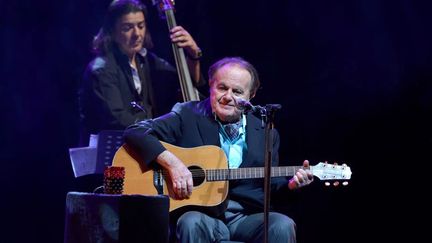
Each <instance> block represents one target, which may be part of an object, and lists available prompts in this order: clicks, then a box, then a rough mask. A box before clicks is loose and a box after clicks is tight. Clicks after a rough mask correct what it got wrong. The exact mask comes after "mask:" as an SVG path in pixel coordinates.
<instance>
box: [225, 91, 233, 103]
mask: <svg viewBox="0 0 432 243" xmlns="http://www.w3.org/2000/svg"><path fill="white" fill-rule="evenodd" d="M224 99H226V100H229V101H231V100H234V94H233V92H232V91H231V90H227V91H226V92H225V94H224Z"/></svg>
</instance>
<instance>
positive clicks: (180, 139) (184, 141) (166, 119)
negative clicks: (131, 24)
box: [125, 99, 288, 212]
mask: <svg viewBox="0 0 432 243" xmlns="http://www.w3.org/2000/svg"><path fill="white" fill-rule="evenodd" d="M246 117H247V118H246V119H247V126H246V143H247V148H248V149H247V151H246V154H244V159H243V162H242V164H241V165H240V167H263V166H264V159H265V158H264V154H265V153H264V148H265V147H264V144H265V129H264V128H263V127H262V126H261V120H260V119H258V118H257V117H256V116H255V115H253V114H248V115H247V116H246ZM274 131H275V133H274V136H273V141H272V144H273V151H274V153H273V158H272V165H273V166H277V165H278V161H279V159H278V149H279V135H278V133H277V131H276V130H274ZM159 140H161V141H164V142H167V143H170V144H173V145H177V146H180V147H185V148H191V147H197V146H202V145H216V146H219V147H220V146H221V145H220V141H219V124H218V122H217V121H216V120H215V117H214V115H213V114H212V111H211V106H210V100H209V99H206V100H204V101H200V102H198V101H192V102H186V103H177V104H176V105H175V106H174V107H173V109H172V111H171V112H170V113H168V114H166V115H164V116H161V117H158V118H156V119H153V120H147V121H143V122H139V123H137V124H134V125H132V126H130V127H129V128H127V129H126V131H125V142H126V143H127V144H128V145H129V146H131V147H132V149H133V150H134V151H135V152H137V153H138V154H139V156H140V157H141V159H143V161H144V162H145V163H147V164H148V165H149V166H151V163H152V162H153V161H154V159H155V158H156V157H157V156H158V155H159V154H160V153H161V152H163V151H164V150H165V148H164V147H163V146H162V144H161V143H160V141H159ZM229 185H230V189H229V197H230V199H233V200H236V201H238V202H240V203H242V205H243V206H244V207H245V208H246V209H248V210H250V211H252V212H256V211H260V210H262V208H263V202H264V190H263V180H262V179H243V180H234V181H230V183H229ZM287 188H288V187H287V180H286V178H273V179H272V191H280V192H281V191H282V192H286V191H288V190H287Z"/></svg>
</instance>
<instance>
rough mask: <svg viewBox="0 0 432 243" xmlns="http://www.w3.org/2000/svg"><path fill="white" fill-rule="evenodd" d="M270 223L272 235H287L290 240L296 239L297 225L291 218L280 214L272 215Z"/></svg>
mask: <svg viewBox="0 0 432 243" xmlns="http://www.w3.org/2000/svg"><path fill="white" fill-rule="evenodd" d="M269 221H270V225H269V231H271V232H272V234H275V235H286V236H287V237H288V238H292V237H295V231H296V224H295V222H294V220H292V219H291V218H290V217H288V216H286V215H284V214H280V213H272V214H271V215H270V218H269Z"/></svg>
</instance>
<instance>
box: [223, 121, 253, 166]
mask: <svg viewBox="0 0 432 243" xmlns="http://www.w3.org/2000/svg"><path fill="white" fill-rule="evenodd" d="M223 126H224V125H222V124H221V123H220V122H219V139H220V143H221V147H222V149H223V150H224V152H225V154H226V156H227V158H228V167H229V168H230V169H234V168H239V167H240V164H241V163H242V161H243V151H246V150H247V144H246V116H245V115H242V118H241V126H240V127H239V135H238V136H237V137H236V138H234V139H233V140H231V139H230V138H229V137H228V135H227V134H226V132H225V130H224V128H223Z"/></svg>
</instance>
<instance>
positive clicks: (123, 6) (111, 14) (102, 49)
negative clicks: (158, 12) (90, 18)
mask: <svg viewBox="0 0 432 243" xmlns="http://www.w3.org/2000/svg"><path fill="white" fill-rule="evenodd" d="M136 12H142V13H143V14H144V18H146V17H147V8H146V6H145V5H144V4H143V3H141V2H140V1H139V0H114V1H112V2H111V4H110V6H109V7H108V11H107V12H106V14H105V19H104V23H103V25H102V27H101V28H100V30H99V32H98V34H97V35H96V36H95V37H94V38H93V51H94V52H95V53H96V54H102V53H108V52H110V51H111V49H112V45H113V37H112V34H113V31H114V26H115V24H116V22H117V20H118V19H119V18H121V17H122V16H123V15H126V14H129V13H136ZM143 46H144V47H145V48H152V47H153V42H152V40H151V35H150V32H149V31H148V30H147V28H146V34H145V37H144V44H143Z"/></svg>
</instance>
